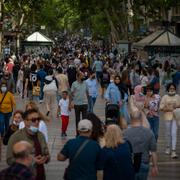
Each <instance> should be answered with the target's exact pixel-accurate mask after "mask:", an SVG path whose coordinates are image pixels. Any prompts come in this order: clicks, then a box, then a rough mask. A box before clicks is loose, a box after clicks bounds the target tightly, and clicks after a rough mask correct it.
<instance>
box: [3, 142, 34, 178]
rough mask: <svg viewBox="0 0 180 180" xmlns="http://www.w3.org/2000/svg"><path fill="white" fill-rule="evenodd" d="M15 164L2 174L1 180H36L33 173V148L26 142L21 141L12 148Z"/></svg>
mask: <svg viewBox="0 0 180 180" xmlns="http://www.w3.org/2000/svg"><path fill="white" fill-rule="evenodd" d="M12 152H13V158H14V163H13V164H11V165H10V166H9V167H8V168H6V169H4V170H2V171H1V172H0V179H1V180H35V176H34V174H33V171H32V164H33V161H34V159H33V156H32V153H33V146H32V145H31V144H30V143H28V142H26V141H19V142H17V143H15V144H14V145H13V147H12Z"/></svg>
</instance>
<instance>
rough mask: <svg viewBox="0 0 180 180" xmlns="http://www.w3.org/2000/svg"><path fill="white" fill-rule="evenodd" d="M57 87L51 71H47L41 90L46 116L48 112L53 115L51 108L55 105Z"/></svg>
mask: <svg viewBox="0 0 180 180" xmlns="http://www.w3.org/2000/svg"><path fill="white" fill-rule="evenodd" d="M57 90H58V85H57V80H56V79H55V77H54V75H53V69H49V71H48V75H47V76H46V77H45V85H44V88H43V92H44V103H45V105H46V108H47V113H46V115H47V116H48V115H49V114H50V112H51V113H52V115H53V112H52V111H53V109H54V108H53V106H54V105H55V104H57V102H56V95H57Z"/></svg>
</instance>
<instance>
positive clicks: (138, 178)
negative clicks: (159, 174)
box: [135, 163, 150, 180]
mask: <svg viewBox="0 0 180 180" xmlns="http://www.w3.org/2000/svg"><path fill="white" fill-rule="evenodd" d="M149 169H150V165H149V164H145V163H141V166H140V169H139V172H138V173H136V175H135V180H147V179H148V173H149Z"/></svg>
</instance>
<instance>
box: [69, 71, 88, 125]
mask: <svg viewBox="0 0 180 180" xmlns="http://www.w3.org/2000/svg"><path fill="white" fill-rule="evenodd" d="M83 80H84V75H83V73H82V72H78V73H77V80H76V81H75V82H74V83H73V84H72V87H71V99H70V103H71V104H72V103H73V104H74V110H75V116H76V128H77V125H78V123H79V121H80V119H81V118H80V116H81V114H82V119H84V118H86V114H87V108H88V105H87V104H88V89H87V85H86V82H85V81H83Z"/></svg>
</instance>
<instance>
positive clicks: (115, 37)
mask: <svg viewBox="0 0 180 180" xmlns="http://www.w3.org/2000/svg"><path fill="white" fill-rule="evenodd" d="M104 12H105V14H106V16H107V20H108V22H109V24H110V27H111V36H112V41H113V43H115V42H117V41H118V40H119V34H118V31H117V30H116V28H115V25H114V23H113V21H112V19H111V16H110V14H109V11H108V10H107V9H105V10H104Z"/></svg>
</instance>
